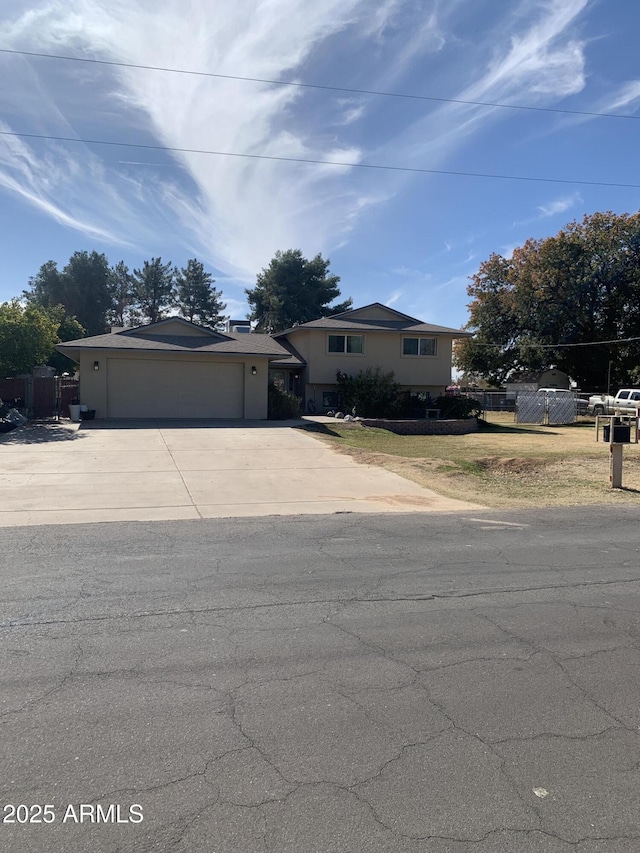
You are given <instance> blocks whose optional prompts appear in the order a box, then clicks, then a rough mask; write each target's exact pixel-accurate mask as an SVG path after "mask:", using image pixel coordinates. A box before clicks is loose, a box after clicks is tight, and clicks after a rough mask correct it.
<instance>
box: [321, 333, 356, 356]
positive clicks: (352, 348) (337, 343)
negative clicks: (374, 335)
mask: <svg viewBox="0 0 640 853" xmlns="http://www.w3.org/2000/svg"><path fill="white" fill-rule="evenodd" d="M327 350H328V352H334V353H335V352H346V353H350V354H351V355H362V354H363V353H364V335H329V343H328V346H327Z"/></svg>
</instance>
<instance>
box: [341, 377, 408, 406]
mask: <svg viewBox="0 0 640 853" xmlns="http://www.w3.org/2000/svg"><path fill="white" fill-rule="evenodd" d="M337 379H338V389H339V392H340V401H341V407H342V408H343V410H344V411H346V412H351V413H352V414H355V415H360V417H363V418H398V417H402V415H403V414H404V412H405V410H406V407H407V399H408V395H407V393H406V392H405V391H403V390H402V389H401V387H400V385H398V383H397V382H395V381H394V378H393V371H392V372H391V373H383V372H382V369H381V368H380V367H376V368H375V369H373V368H371V367H368V368H367V369H366V370H361V371H360V372H359V373H358V375H357V376H347V374H346V373H341V372H340V371H338V373H337Z"/></svg>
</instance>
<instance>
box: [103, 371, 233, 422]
mask: <svg viewBox="0 0 640 853" xmlns="http://www.w3.org/2000/svg"><path fill="white" fill-rule="evenodd" d="M107 370H108V380H107V394H108V416H109V417H110V418H242V417H244V365H243V364H238V363H234V362H220V361H190V362H179V361H170V360H166V361H163V360H155V359H154V360H151V359H149V360H148V361H147V360H138V359H128V358H110V359H108V364H107Z"/></svg>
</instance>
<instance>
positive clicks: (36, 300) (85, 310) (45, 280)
mask: <svg viewBox="0 0 640 853" xmlns="http://www.w3.org/2000/svg"><path fill="white" fill-rule="evenodd" d="M29 286H30V290H26V291H25V292H24V295H25V297H26V298H27V300H28V302H29V303H31V304H35V305H40V306H41V307H42V308H54V307H55V306H56V305H62V307H63V308H64V310H65V313H66V314H67V316H68V317H76V318H77V320H78V322H79V323H80V324H81V325H82V326H83V327H84V329H85V330H86V333H87V335H100V334H102V333H103V332H105V331H106V329H107V326H108V320H107V315H108V312H109V310H110V308H111V293H110V271H109V262H108V260H107V258H106V255H103V254H99V253H98V252H85V251H82V252H74V253H73V255H72V256H71V257H70V258H69V262H68V264H67V265H66V266H65V268H64V269H63V270H62V272H60V271H59V270H58V267H57V265H56V263H55V261H47V263H46V264H43V265H42V266H41V267H40V270H39V271H38V273H37V274H36V275H35V276H34V277H33V278H31V279H29Z"/></svg>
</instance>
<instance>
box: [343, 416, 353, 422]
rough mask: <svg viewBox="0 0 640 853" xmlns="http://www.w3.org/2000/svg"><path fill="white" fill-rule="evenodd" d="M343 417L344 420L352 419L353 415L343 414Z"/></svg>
mask: <svg viewBox="0 0 640 853" xmlns="http://www.w3.org/2000/svg"><path fill="white" fill-rule="evenodd" d="M344 419H345V421H352V420H353V417H352V416H351V415H345V416H344Z"/></svg>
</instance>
